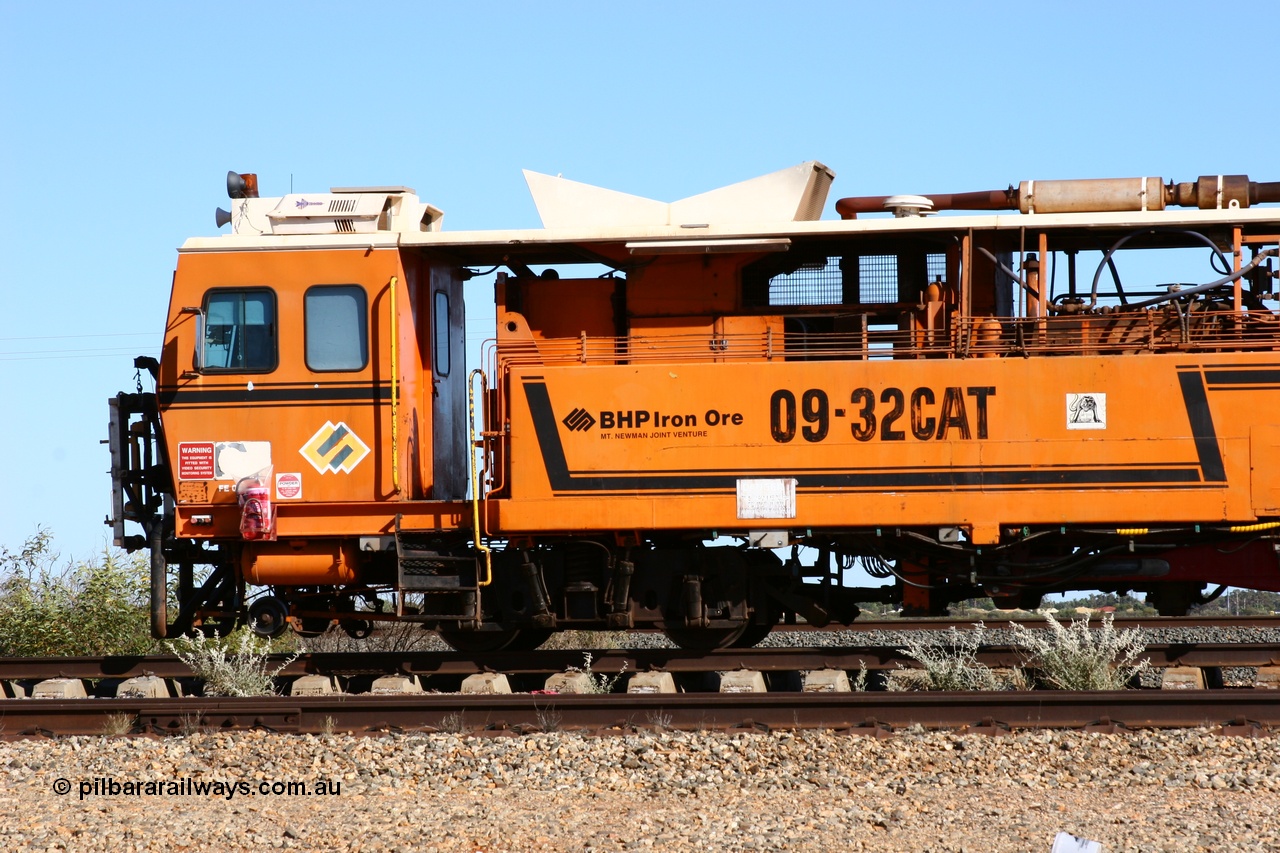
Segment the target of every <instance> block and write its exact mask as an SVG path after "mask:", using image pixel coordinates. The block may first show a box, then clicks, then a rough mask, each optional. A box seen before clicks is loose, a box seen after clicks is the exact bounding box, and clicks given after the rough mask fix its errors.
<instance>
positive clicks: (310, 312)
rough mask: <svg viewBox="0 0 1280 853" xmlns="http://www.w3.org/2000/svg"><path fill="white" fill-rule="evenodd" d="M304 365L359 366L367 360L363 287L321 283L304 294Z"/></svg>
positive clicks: (326, 367)
mask: <svg viewBox="0 0 1280 853" xmlns="http://www.w3.org/2000/svg"><path fill="white" fill-rule="evenodd" d="M305 303H306V306H305V307H306V332H307V368H308V369H310V370H315V371H329V370H363V369H364V367H365V365H367V364H368V363H369V310H368V299H367V297H366V295H365V292H364V288H362V287H359V286H357V285H354V284H321V285H316V286H315V287H312V288H309V289H308V290H307V293H306V297H305Z"/></svg>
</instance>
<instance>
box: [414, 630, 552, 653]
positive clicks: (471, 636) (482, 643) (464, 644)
mask: <svg viewBox="0 0 1280 853" xmlns="http://www.w3.org/2000/svg"><path fill="white" fill-rule="evenodd" d="M439 633H440V639H442V640H444V641H445V642H446V643H448V644H449V645H450V646H451V647H453V648H454V649H456V650H458V651H460V652H466V653H467V654H483V653H485V652H501V651H506V650H511V651H525V650H528V649H535V648H537V647H538V646H540V645H542V644H543V643H544V642H546V639H547V637H549V636H550V632H547V634H546V635H545V636H542V631H541V630H538V629H531V630H528V631H525V630H522V629H520V628H501V629H499V630H496V631H460V630H458V629H457V628H441V629H440V630H439ZM540 636H541V639H539V637H540ZM530 642H532V645H527V644H528V643H530Z"/></svg>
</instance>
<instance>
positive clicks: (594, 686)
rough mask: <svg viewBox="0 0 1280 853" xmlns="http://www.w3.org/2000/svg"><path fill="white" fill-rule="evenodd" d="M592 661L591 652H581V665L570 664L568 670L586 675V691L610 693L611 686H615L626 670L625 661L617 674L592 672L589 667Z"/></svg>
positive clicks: (611, 690)
mask: <svg viewBox="0 0 1280 853" xmlns="http://www.w3.org/2000/svg"><path fill="white" fill-rule="evenodd" d="M592 661H593V658H592V656H591V652H583V653H582V666H580V667H577V666H571V667H569V672H581V673H583V674H584V675H586V676H587V679H588V685H587V690H586V692H587V693H601V694H603V693H612V692H613V688H614V687H615V686H617V684H618V682H619V681H620V680H621V679H622V676H623V674H624V673H625V672H626V671H627V664H626V662H625V661H624V662H623V664H622V669H620V670H618V674H617V675H607V674H605V673H603V672H593V671H592V669H591V664H592Z"/></svg>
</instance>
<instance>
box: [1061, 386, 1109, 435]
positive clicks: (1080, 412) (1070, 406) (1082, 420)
mask: <svg viewBox="0 0 1280 853" xmlns="http://www.w3.org/2000/svg"><path fill="white" fill-rule="evenodd" d="M1106 428H1107V395H1106V394H1102V393H1099V392H1096V391H1094V392H1089V393H1081V394H1068V395H1067V429H1106Z"/></svg>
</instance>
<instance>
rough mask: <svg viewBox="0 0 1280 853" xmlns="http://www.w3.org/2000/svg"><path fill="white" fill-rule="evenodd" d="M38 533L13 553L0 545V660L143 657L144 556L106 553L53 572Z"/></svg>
mask: <svg viewBox="0 0 1280 853" xmlns="http://www.w3.org/2000/svg"><path fill="white" fill-rule="evenodd" d="M59 560H60V558H59V555H58V554H57V553H56V552H55V551H54V550H53V536H52V535H51V534H50V533H49V532H48V531H47V530H44V529H41V530H39V531H37V532H36V533H35V535H33V536H31V537H30V538H29V539H28V540H27V541H26V542H25V543H24V544H23V546H22V550H21V551H19V552H18V553H14V552H12V551H10V550H9V549H8V548H5V547H3V546H0V655H5V656H10V657H23V656H25V657H46V656H48V657H55V656H76V655H129V654H144V653H145V652H146V651H147V650H148V649H150V648H151V645H152V643H151V634H150V626H149V623H148V607H149V599H148V587H149V585H150V573H149V568H148V556H147V554H146V553H140V554H135V555H133V556H128V555H125V554H123V553H121V552H119V551H114V550H110V549H107V550H104V551H103V553H102V556H101V557H99V558H98V559H94V560H85V561H80V562H67V563H65V564H62V565H61V566H59Z"/></svg>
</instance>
